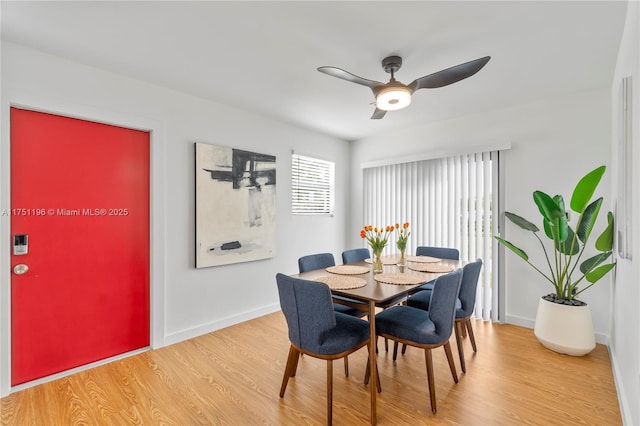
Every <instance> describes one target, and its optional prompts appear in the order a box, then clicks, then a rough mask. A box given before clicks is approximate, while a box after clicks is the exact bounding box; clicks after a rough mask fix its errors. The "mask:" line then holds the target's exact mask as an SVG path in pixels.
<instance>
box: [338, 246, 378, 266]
mask: <svg viewBox="0 0 640 426" xmlns="http://www.w3.org/2000/svg"><path fill="white" fill-rule="evenodd" d="M370 257H371V253H370V252H369V249H368V248H357V249H350V250H345V251H343V252H342V263H353V262H359V261H361V260H365V259H369V258H370Z"/></svg>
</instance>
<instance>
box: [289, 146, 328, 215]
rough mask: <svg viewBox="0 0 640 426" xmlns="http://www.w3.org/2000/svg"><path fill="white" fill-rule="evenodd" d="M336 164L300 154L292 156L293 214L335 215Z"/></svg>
mask: <svg viewBox="0 0 640 426" xmlns="http://www.w3.org/2000/svg"><path fill="white" fill-rule="evenodd" d="M334 199H335V163H333V162H332V161H325V160H321V159H318V158H313V157H307V156H304V155H299V154H292V156H291V212H292V213H293V214H299V215H333V212H334Z"/></svg>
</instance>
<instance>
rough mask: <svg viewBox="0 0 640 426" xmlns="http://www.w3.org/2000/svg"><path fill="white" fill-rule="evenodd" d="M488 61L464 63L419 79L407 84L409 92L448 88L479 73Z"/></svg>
mask: <svg viewBox="0 0 640 426" xmlns="http://www.w3.org/2000/svg"><path fill="white" fill-rule="evenodd" d="M489 59H491V56H485V57H484V58H479V59H476V60H473V61H469V62H465V63H464V64H460V65H456V66H454V67H451V68H447V69H444V70H442V71H438V72H435V73H433V74H429V75H426V76H424V77H420V78H418V79H416V80H414V81H413V82H412V83H411V84H409V85H408V87H409V89H410V90H411V92H415V91H416V90H418V89H435V88H438V87H443V86H448V85H449V84H453V83H456V82H458V81H460V80H464V79H465V78H467V77H471V76H472V75H474V74H475V73H477V72H478V71H480V70H481V69H482V67H484V66H485V65H486V64H487V62H489Z"/></svg>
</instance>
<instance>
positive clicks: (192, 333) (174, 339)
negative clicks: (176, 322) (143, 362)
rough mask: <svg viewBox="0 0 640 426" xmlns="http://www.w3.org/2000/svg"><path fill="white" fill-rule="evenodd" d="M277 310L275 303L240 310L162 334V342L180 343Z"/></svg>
mask: <svg viewBox="0 0 640 426" xmlns="http://www.w3.org/2000/svg"><path fill="white" fill-rule="evenodd" d="M279 310H280V305H279V304H277V303H276V304H273V305H268V306H264V307H262V308H259V309H254V310H252V311H247V312H242V313H240V314H238V315H233V316H230V317H227V318H223V319H220V320H217V321H213V322H210V323H207V324H203V325H200V326H198V327H193V328H189V329H187V330H182V331H178V332H176V333H171V334H167V335H165V336H164V344H165V346H169V345H173V344H175V343H180V342H183V341H185V340H189V339H193V338H194V337H198V336H202V335H203V334H207V333H211V332H213V331H216V330H220V329H223V328H226V327H229V326H232V325H235V324H239V323H241V322H244V321H249V320H252V319H254V318H258V317H261V316H263V315H268V314H271V313H273V312H276V311H279ZM154 349H157V348H154Z"/></svg>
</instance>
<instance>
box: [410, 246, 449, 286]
mask: <svg viewBox="0 0 640 426" xmlns="http://www.w3.org/2000/svg"><path fill="white" fill-rule="evenodd" d="M416 256H430V257H435V258H438V259H451V260H460V250H458V249H456V248H450V247H433V246H418V247H416ZM432 289H433V283H427V284H423V285H421V286H420V287H418V288H416V289H414V290H413V291H412V292H411V293H417V292H420V291H429V292H430V291H431V290H432Z"/></svg>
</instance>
